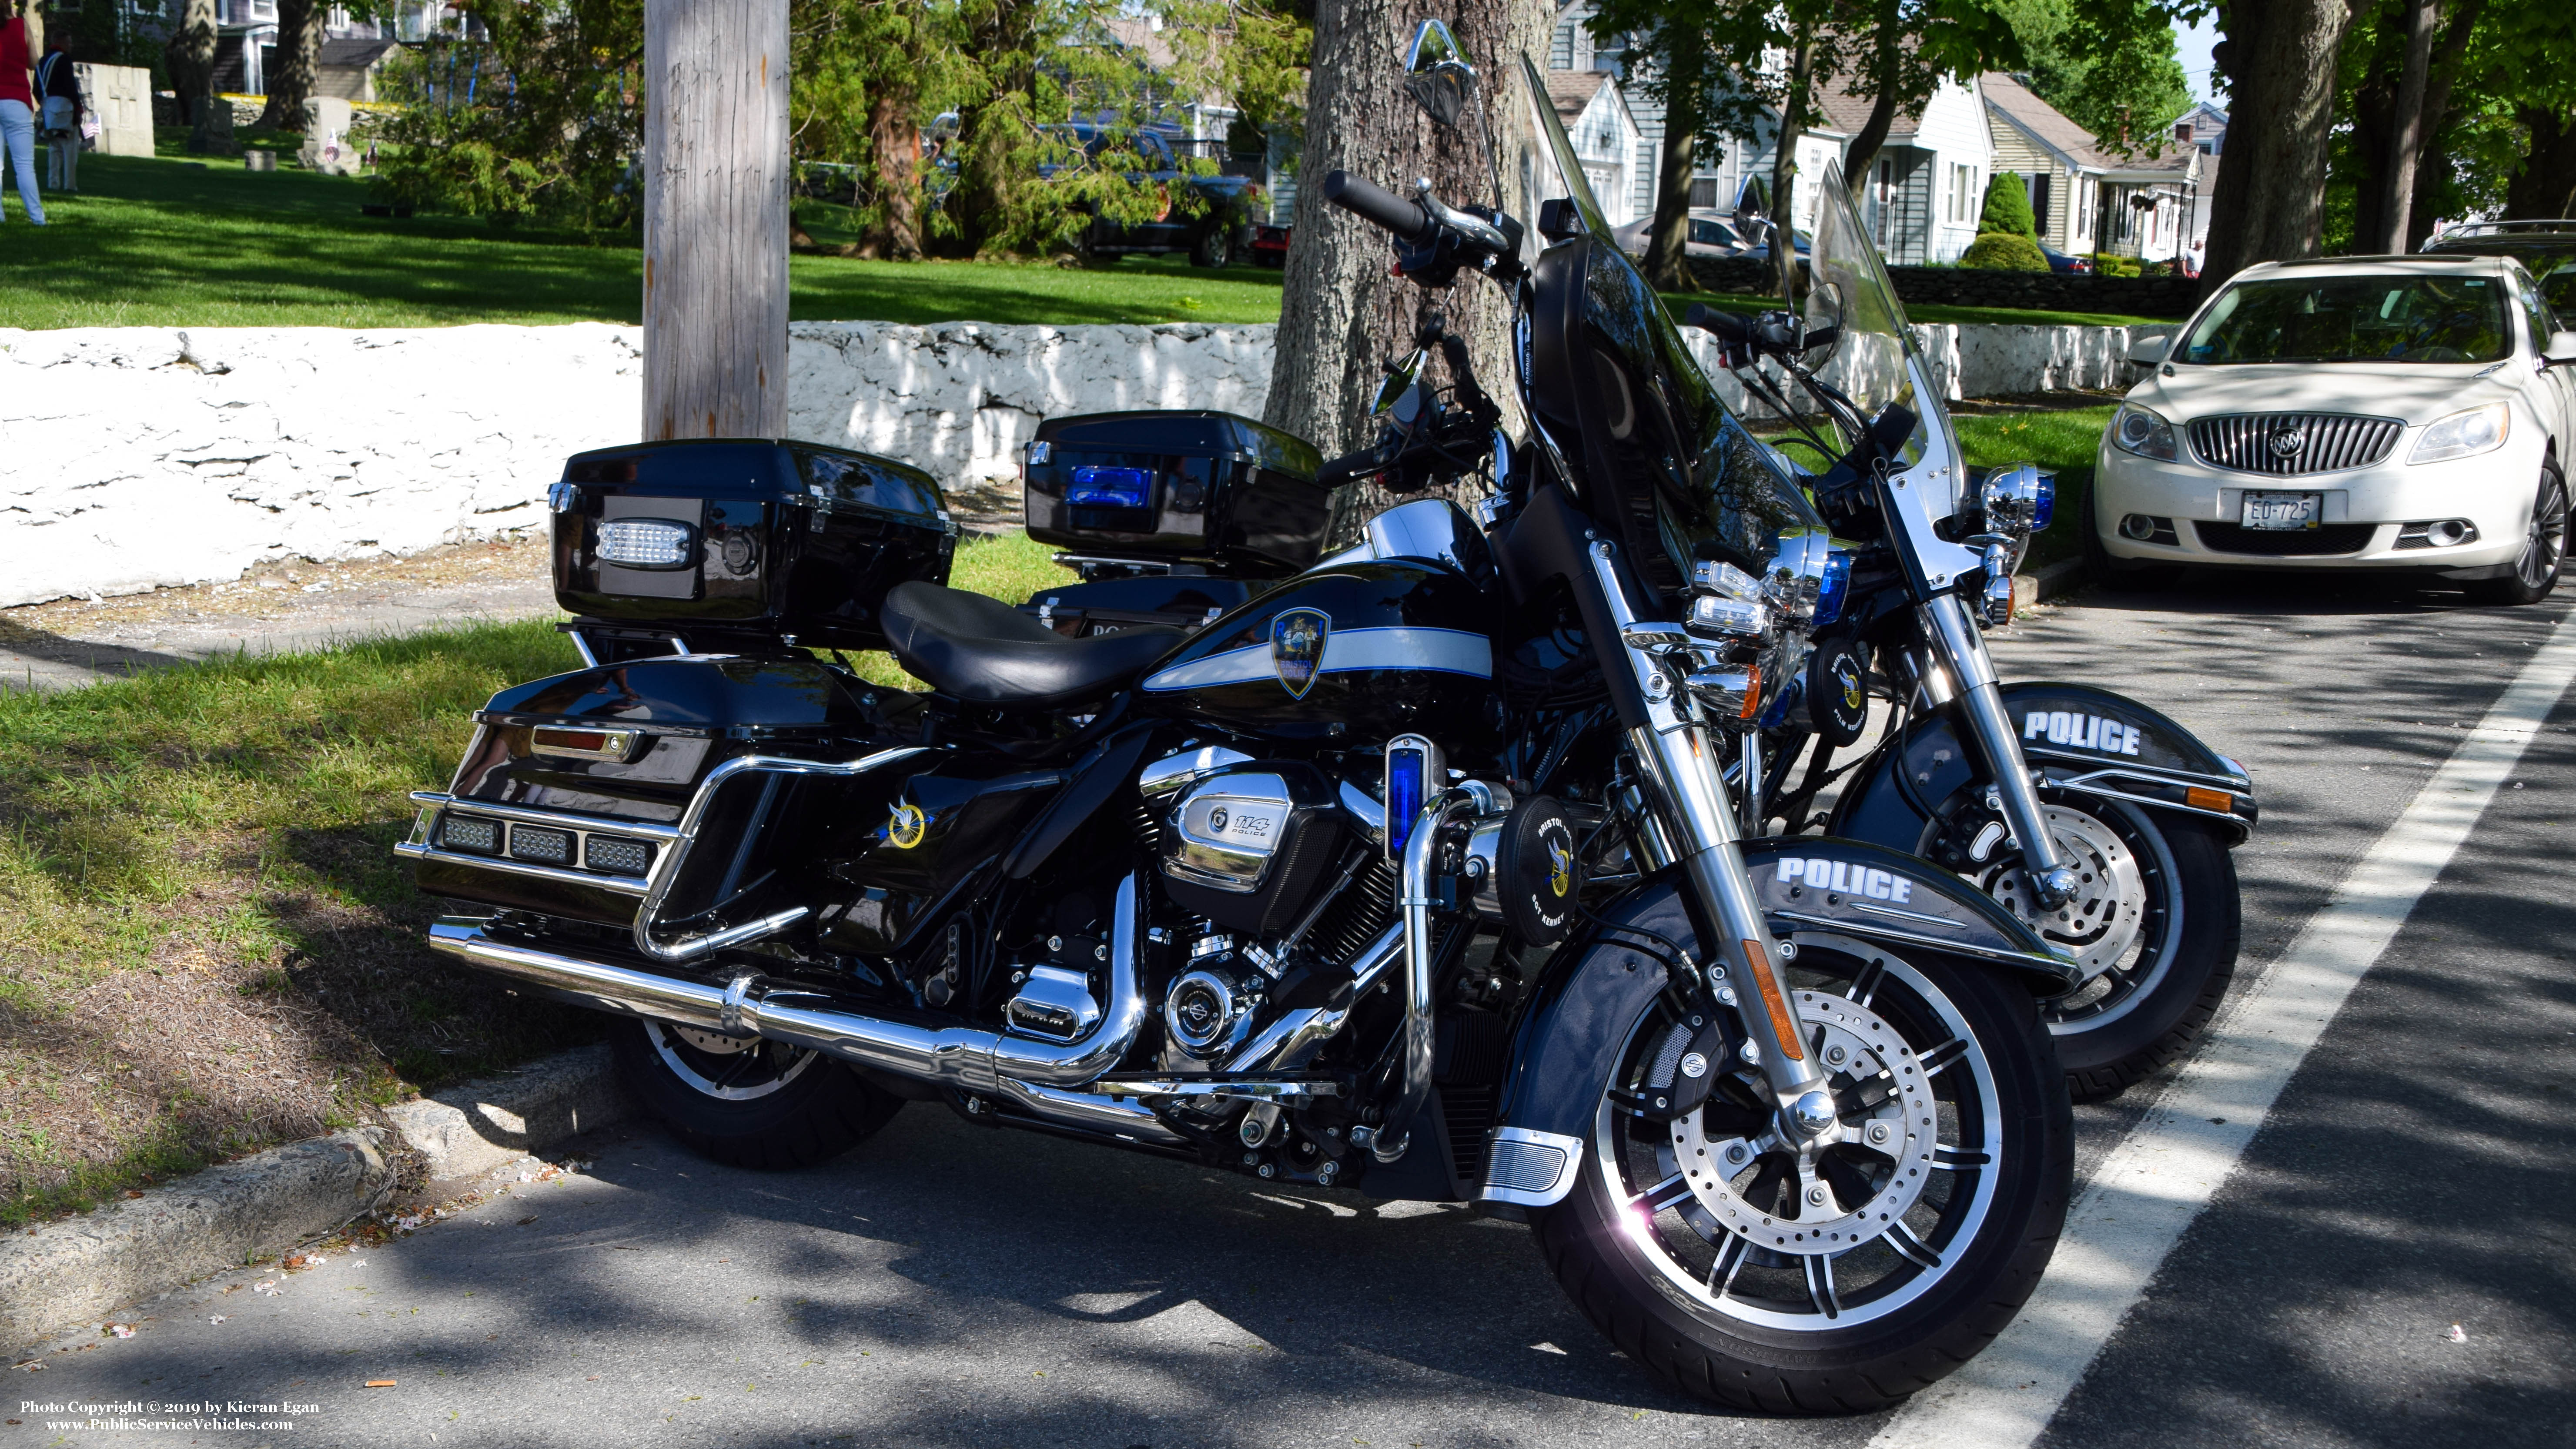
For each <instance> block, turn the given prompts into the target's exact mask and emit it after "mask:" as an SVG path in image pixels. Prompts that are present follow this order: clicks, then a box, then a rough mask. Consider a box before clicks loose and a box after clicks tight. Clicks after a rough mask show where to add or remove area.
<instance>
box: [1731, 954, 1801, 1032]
mask: <svg viewBox="0 0 2576 1449" xmlns="http://www.w3.org/2000/svg"><path fill="white" fill-rule="evenodd" d="M1744 962H1745V966H1746V969H1748V970H1750V971H1751V972H1752V973H1753V989H1754V990H1756V991H1759V992H1761V993H1762V1005H1763V1007H1764V1008H1765V1009H1766V1010H1768V1011H1769V1012H1770V1013H1771V1030H1772V1032H1773V1033H1774V1034H1776V1035H1777V1036H1778V1037H1779V1038H1780V1050H1781V1052H1782V1053H1783V1054H1785V1055H1786V1056H1787V1057H1788V1058H1789V1060H1791V1061H1793V1062H1803V1061H1805V1060H1806V1059H1807V1049H1806V1048H1805V1047H1804V1046H1801V1045H1800V1044H1799V1042H1798V1019H1797V1018H1796V1017H1794V1016H1791V1015H1790V1014H1789V1003H1788V1002H1786V1001H1783V1000H1781V999H1780V983H1779V982H1777V981H1774V980H1772V979H1771V956H1770V953H1768V952H1766V951H1764V950H1763V949H1762V943H1761V942H1759V941H1751V940H1748V941H1746V942H1745V943H1744Z"/></svg>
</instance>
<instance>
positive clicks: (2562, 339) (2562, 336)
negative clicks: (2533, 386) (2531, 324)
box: [2540, 332, 2576, 367]
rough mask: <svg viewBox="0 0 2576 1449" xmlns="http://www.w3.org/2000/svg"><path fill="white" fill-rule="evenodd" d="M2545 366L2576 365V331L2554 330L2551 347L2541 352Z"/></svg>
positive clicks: (2550, 337) (2550, 339)
mask: <svg viewBox="0 0 2576 1449" xmlns="http://www.w3.org/2000/svg"><path fill="white" fill-rule="evenodd" d="M2540 365H2541V366H2543V367H2576V332H2552V333H2551V334H2549V347H2548V349H2547V350H2546V351H2544V352H2542V353H2541V354H2540Z"/></svg>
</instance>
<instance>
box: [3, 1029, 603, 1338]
mask: <svg viewBox="0 0 2576 1449" xmlns="http://www.w3.org/2000/svg"><path fill="white" fill-rule="evenodd" d="M632 1110H633V1109H632V1105H631V1104H630V1103H629V1102H628V1101H627V1099H626V1096H625V1094H624V1093H623V1091H621V1090H620V1089H619V1087H618V1084H617V1079H616V1073H615V1071H614V1069H613V1067H612V1066H611V1064H610V1061H609V1051H608V1047H607V1045H606V1044H604V1043H603V1044H600V1045H597V1046H589V1047H583V1048H580V1049H578V1050H575V1051H569V1052H565V1053H563V1054H561V1055H559V1056H554V1057H549V1058H547V1059H545V1060H544V1061H541V1062H538V1063H536V1064H534V1065H532V1066H530V1067H528V1068H526V1069H524V1070H522V1071H518V1072H514V1073H511V1074H509V1075H507V1076H501V1077H492V1078H486V1079H483V1080H480V1081H474V1082H466V1083H463V1084H461V1085H459V1086H456V1087H451V1088H449V1089H448V1090H446V1091H444V1092H440V1093H438V1094H437V1095H435V1096H431V1097H424V1098H422V1099H420V1100H419V1101H415V1102H405V1103H402V1104H401V1105H399V1106H395V1107H391V1108H388V1109H386V1111H385V1117H386V1118H387V1120H388V1121H389V1122H390V1124H391V1125H390V1126H389V1127H360V1128H355V1129H352V1130H350V1131H346V1132H335V1133H333V1134H331V1135H330V1136H328V1137H313V1138H308V1139H306V1140H304V1141H302V1142H292V1143H289V1144H287V1145H286V1146H284V1147H274V1148H271V1149H269V1150H268V1151H266V1152H261V1153H256V1154H254V1155H252V1156H249V1157H245V1158H243V1159H241V1160H240V1161H238V1162H227V1163H223V1164H221V1165H219V1166H215V1167H210V1168H207V1169H206V1170H205V1171H203V1172H198V1173H192V1174H190V1175H189V1176H188V1177H186V1178H185V1179H182V1180H181V1181H178V1182H174V1183H171V1184H169V1185H167V1186H164V1187H156V1188H152V1189H150V1190H148V1191H145V1192H143V1193H141V1194H138V1195H137V1196H135V1197H132V1198H129V1199H126V1200H124V1201H122V1202H116V1203H111V1204H109V1205H107V1206H105V1207H101V1208H98V1209H96V1210H94V1211H91V1212H88V1213H84V1214H82V1215H81V1216H79V1217H76V1218H67V1219H65V1220H64V1221H62V1222H58V1223H50V1224H47V1225H46V1226H44V1227H40V1228H37V1229H34V1230H33V1231H30V1232H27V1233H24V1234H21V1235H19V1236H17V1237H13V1238H7V1239H0V1344H7V1345H11V1346H13V1347H14V1346H19V1345H25V1344H33V1343H39V1342H42V1341H44V1340H46V1339H48V1338H51V1337H53V1336H55V1335H57V1334H60V1333H62V1332H64V1331H66V1330H68V1329H72V1328H76V1327H79V1326H81V1325H83V1324H88V1323H94V1322H97V1321H98V1320H99V1319H101V1318H102V1317H105V1316H107V1315H108V1314H111V1313H113V1312H114V1311H115V1310H117V1309H119V1308H122V1307H125V1306H126V1305H129V1304H133V1303H138V1302H141V1301H142V1300H144V1299H147V1298H153V1297H157V1296H159V1295H161V1294H163V1293H167V1292H169V1291H170V1290H171V1289H174V1288H178V1287H181V1286H183V1285H185V1284H187V1283H189V1282H192V1281H194V1280H196V1279H198V1278H203V1277H205V1276H206V1275H208V1274H210V1273H219V1272H222V1271H223V1270H225V1269H227V1268H237V1267H240V1266H241V1265H242V1264H243V1263H245V1262H248V1261H251V1260H253V1259H257V1258H261V1257H267V1256H271V1255H274V1254H278V1253H283V1252H284V1251H286V1250H287V1249H288V1248H291V1247H294V1246H295V1245H296V1244H297V1243H300V1242H302V1241H304V1240H305V1239H307V1238H311V1237H315V1236H317V1235H319V1234H322V1233H327V1232H330V1231H331V1230H333V1229H335V1228H338V1227H340V1226H341V1225H342V1224H344V1223H347V1222H348V1221H349V1220H350V1219H352V1218H355V1217H358V1216H360V1215H361V1214H364V1213H367V1212H370V1211H372V1210H374V1209H377V1208H381V1207H383V1206H385V1205H387V1204H388V1203H390V1202H392V1201H393V1200H394V1199H395V1197H396V1196H397V1195H398V1194H399V1195H400V1196H402V1197H404V1198H407V1199H422V1200H430V1199H435V1198H438V1197H440V1196H445V1195H449V1194H448V1193H447V1192H446V1191H445V1189H447V1188H448V1187H450V1186H451V1185H453V1186H457V1187H461V1186H462V1183H463V1181H464V1180H466V1179H471V1178H476V1177H480V1176H481V1175H483V1174H485V1173H488V1172H490V1171H492V1170H493V1169H494V1168H498V1167H501V1166H504V1165H506V1164H508V1163H510V1162H514V1161H516V1160H518V1159H519V1158H521V1157H523V1156H526V1155H527V1154H529V1153H532V1152H542V1151H545V1150H547V1149H549V1148H551V1147H553V1146H555V1145H557V1144H559V1143H561V1142H563V1141H565V1140H567V1139H569V1138H571V1137H572V1136H574V1135H575V1134H577V1133H581V1132H588V1131H595V1130H597V1129H598V1128H601V1127H606V1126H608V1125H610V1124H612V1123H615V1122H618V1121H621V1120H624V1119H625V1118H626V1117H628V1116H630V1115H632ZM414 1163H417V1164H418V1170H417V1171H414V1170H413V1169H412V1165H413V1164H414Z"/></svg>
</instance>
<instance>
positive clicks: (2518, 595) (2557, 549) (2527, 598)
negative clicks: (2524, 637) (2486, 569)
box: [2465, 463, 2567, 607]
mask: <svg viewBox="0 0 2576 1449" xmlns="http://www.w3.org/2000/svg"><path fill="white" fill-rule="evenodd" d="M2566 563H2567V484H2566V481H2565V480H2564V479H2563V478H2561V477H2560V476H2559V473H2558V465H2557V464H2555V463H2544V464H2542V465H2541V468H2540V492H2539V494H2538V496H2536V497H2535V498H2533V500H2532V504H2531V520H2530V522H2529V524H2528V525H2527V526H2526V529H2525V532H2524V534H2523V541H2522V553H2521V555H2520V556H2519V557H2517V558H2515V559H2514V561H2513V572H2511V573H2509V574H2506V575H2505V576H2504V577H2503V578H2500V579H2478V580H2475V581H2473V582H2471V583H2469V584H2468V585H2466V586H2465V587H2466V588H2467V591H2468V595H2469V599H2470V601H2471V602H2473V603H2480V604H2494V605H2502V606H2507V607H2513V606H2519V605H2523V604H2537V603H2539V602H2540V601H2541V600H2543V599H2545V598H2548V597H2549V595H2550V593H2551V592H2552V591H2553V590H2555V589H2556V588H2557V587H2558V574H2559V571H2560V570H2561V569H2563V568H2564V567H2565V566H2566Z"/></svg>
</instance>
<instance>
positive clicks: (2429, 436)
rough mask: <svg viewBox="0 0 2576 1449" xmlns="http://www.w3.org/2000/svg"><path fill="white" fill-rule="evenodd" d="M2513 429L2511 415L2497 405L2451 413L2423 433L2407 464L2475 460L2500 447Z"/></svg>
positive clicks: (2407, 458) (2407, 457) (2489, 404)
mask: <svg viewBox="0 0 2576 1449" xmlns="http://www.w3.org/2000/svg"><path fill="white" fill-rule="evenodd" d="M2512 427H2513V415H2512V414H2511V413H2510V412H2508V411H2507V410H2506V408H2505V405H2504V404H2503V403H2500V402H2495V403H2488V404H2487V405H2486V406H2485V407H2482V408H2471V409H2469V410H2468V411H2467V412H2464V413H2453V414H2451V415H2450V416H2449V417H2447V418H2443V419H2442V420H2440V421H2439V422H2436V423H2434V424H2433V425H2432V426H2431V427H2429V428H2426V429H2425V430H2424V436H2422V437H2420V438H2417V439H2416V440H2415V451H2414V452H2412V453H2409V454H2407V455H2406V461H2407V462H2409V463H2447V462H2449V461H2450V460H2451V459H2453V458H2474V457H2476V456H2477V455H2478V454H2480V453H2485V452H2492V451H2493V450H2495V449H2497V448H2501V447H2503V446H2504V436H2505V434H2506V433H2507V432H2510V431H2511V430H2512Z"/></svg>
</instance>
